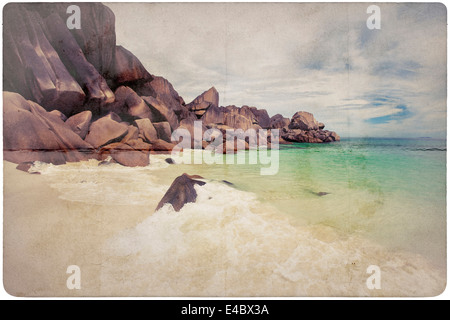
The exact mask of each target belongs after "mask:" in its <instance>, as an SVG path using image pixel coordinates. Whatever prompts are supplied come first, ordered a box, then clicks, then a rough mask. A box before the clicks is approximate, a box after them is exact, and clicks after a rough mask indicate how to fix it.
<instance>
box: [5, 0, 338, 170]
mask: <svg viewBox="0 0 450 320" xmlns="http://www.w3.org/2000/svg"><path fill="white" fill-rule="evenodd" d="M68 5H69V4H67V3H51V4H50V3H49V4H32V3H30V4H18V3H11V4H8V5H6V6H5V7H4V54H3V59H4V60H3V62H4V74H3V76H4V78H3V79H4V80H3V81H4V82H3V89H4V92H3V148H4V150H3V155H4V160H7V161H11V162H14V163H17V164H20V166H19V169H22V170H24V168H25V169H26V168H28V167H29V165H30V163H32V162H34V161H42V162H47V163H52V164H56V165H58V164H64V163H66V162H73V161H81V160H87V159H97V160H99V161H103V160H105V159H112V160H111V161H113V162H117V163H119V164H121V165H124V166H131V167H133V166H146V165H148V164H149V161H150V160H149V158H150V157H149V155H150V153H151V152H170V151H171V150H172V149H173V148H174V146H175V144H174V143H173V142H172V141H171V134H172V132H173V131H174V130H176V129H177V128H184V129H187V130H188V131H189V132H191V133H192V134H193V131H194V122H195V121H199V120H201V121H202V130H203V132H204V131H205V130H207V129H210V128H216V129H218V130H220V131H222V133H225V132H226V130H227V129H242V130H244V131H246V130H248V129H255V130H258V129H266V130H267V131H268V138H267V140H268V142H269V147H270V137H271V130H273V129H279V130H280V143H293V142H307V143H322V142H333V141H339V139H340V138H339V136H338V135H337V134H336V133H335V132H332V131H328V130H324V127H325V125H324V124H323V123H320V122H317V120H316V119H315V118H314V116H313V115H312V114H311V113H308V112H305V111H299V112H297V113H295V114H294V115H293V117H292V118H291V119H289V118H285V117H283V116H282V115H280V114H276V115H274V116H272V117H270V116H269V114H268V113H267V111H266V110H265V109H258V108H256V107H249V106H241V107H237V106H234V105H230V106H225V107H224V106H220V104H219V92H217V90H216V89H215V88H214V87H212V88H210V89H208V90H206V91H205V92H203V93H202V94H200V95H199V96H198V97H197V98H195V99H194V100H193V101H192V102H190V103H185V101H184V99H183V98H182V97H181V96H180V95H179V94H178V92H177V91H176V90H175V89H174V87H173V86H172V84H171V83H170V82H169V81H168V80H167V79H164V78H163V77H160V76H156V75H153V74H151V73H150V72H148V71H147V70H146V69H145V68H144V66H143V65H142V63H141V62H140V61H139V59H138V58H137V57H136V56H134V55H133V53H131V52H130V51H128V50H127V49H125V48H123V47H122V46H118V45H116V33H115V17H114V14H113V12H112V11H111V10H110V9H109V8H108V7H107V6H105V5H103V4H100V3H78V4H77V5H78V6H79V7H80V9H81V25H82V28H81V29H71V30H70V29H68V27H67V26H66V19H67V17H68V15H67V13H66V9H67V6H68ZM223 139H224V140H223V143H222V144H221V145H220V146H219V147H217V148H216V152H226V151H228V149H229V147H228V146H226V145H225V135H224V137H223ZM207 145H208V143H206V142H203V143H202V147H203V148H206V147H207ZM245 147H246V148H248V143H245ZM232 149H235V148H232Z"/></svg>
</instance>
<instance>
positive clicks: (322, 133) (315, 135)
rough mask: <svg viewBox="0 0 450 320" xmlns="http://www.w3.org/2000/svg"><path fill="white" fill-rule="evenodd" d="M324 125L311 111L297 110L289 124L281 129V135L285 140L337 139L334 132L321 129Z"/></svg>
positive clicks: (318, 141) (316, 140)
mask: <svg viewBox="0 0 450 320" xmlns="http://www.w3.org/2000/svg"><path fill="white" fill-rule="evenodd" d="M324 127H325V125H324V124H323V123H320V122H318V121H317V120H316V119H315V118H314V116H313V115H312V113H309V112H306V111H299V112H296V113H295V114H294V116H293V117H292V119H291V121H290V123H289V125H288V126H287V127H286V126H285V127H283V128H282V129H281V133H280V135H281V137H282V138H283V139H284V140H286V141H292V142H308V143H322V142H334V141H339V140H340V139H341V138H340V137H339V135H338V134H336V132H333V131H328V130H323V128H324Z"/></svg>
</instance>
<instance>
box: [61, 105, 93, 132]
mask: <svg viewBox="0 0 450 320" xmlns="http://www.w3.org/2000/svg"><path fill="white" fill-rule="evenodd" d="M91 120H92V112H91V111H89V110H87V111H83V112H80V113H77V114H75V115H73V116H71V117H70V118H69V119H67V120H66V124H67V125H68V126H69V127H70V129H72V131H73V132H75V133H76V134H77V135H79V136H80V138H81V139H84V138H86V135H87V133H88V131H89V125H90V124H91Z"/></svg>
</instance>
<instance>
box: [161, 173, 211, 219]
mask: <svg viewBox="0 0 450 320" xmlns="http://www.w3.org/2000/svg"><path fill="white" fill-rule="evenodd" d="M194 178H196V179H202V177H200V176H190V175H188V174H187V173H183V174H182V175H181V176H179V177H177V178H176V179H175V180H174V181H173V182H172V184H171V185H170V187H169V190H167V192H166V194H165V195H164V197H163V198H162V199H161V201H160V202H159V204H158V206H157V207H156V210H155V211H158V210H159V209H161V208H162V207H163V206H164V205H165V204H166V203H170V204H171V205H172V207H173V209H174V210H175V211H177V212H178V211H180V210H181V208H182V207H183V206H184V205H185V204H186V203H189V202H195V200H196V199H197V192H196V191H195V188H194V186H195V185H196V184H198V185H200V186H203V185H205V184H206V182H203V181H199V180H195V179H194Z"/></svg>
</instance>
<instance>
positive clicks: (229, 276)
mask: <svg viewBox="0 0 450 320" xmlns="http://www.w3.org/2000/svg"><path fill="white" fill-rule="evenodd" d="M339 144H340V145H337V144H336V145H331V144H330V145H326V146H324V147H322V146H321V147H318V146H317V145H312V144H309V145H308V144H297V145H294V146H291V145H290V146H283V147H282V148H281V150H280V161H281V163H280V164H281V165H280V169H281V170H280V172H279V173H278V175H276V176H271V177H270V178H269V177H264V176H260V175H259V173H258V166H254V165H253V166H250V165H244V166H239V165H183V164H175V165H169V164H167V163H166V162H165V161H164V159H165V158H167V157H168V156H167V155H151V156H150V159H151V160H150V165H149V166H148V167H142V168H127V167H123V166H120V165H118V164H110V165H108V166H98V161H96V160H89V161H88V162H78V163H69V164H65V165H62V166H53V165H48V164H37V165H35V166H34V167H33V168H32V169H31V171H33V170H36V171H39V172H41V174H40V175H37V174H36V175H32V174H27V173H24V172H21V171H19V170H16V169H14V165H12V164H11V163H8V162H4V176H5V179H7V181H14V183H10V184H8V185H5V214H7V216H6V217H5V221H7V222H8V225H7V226H5V231H6V232H5V261H7V262H8V263H7V264H5V268H4V270H5V279H6V282H5V287H6V288H7V289H8V281H11V283H14V288H15V289H14V290H15V291H14V292H10V291H9V292H10V293H12V294H18V295H20V294H21V290H23V291H24V292H29V290H30V288H33V290H32V291H31V292H33V293H34V294H35V295H37V296H40V295H50V294H51V295H53V294H56V295H77V294H79V295H94V296H95V295H107V294H111V293H113V295H121V296H122V295H123V296H127V295H145V296H198V295H200V296H305V295H308V296H311V295H313V296H335V295H339V296H355V295H358V296H359V295H362V296H410V295H416V296H423V295H425V296H428V295H436V294H439V293H440V291H442V290H443V288H444V287H445V270H446V266H445V254H444V253H445V220H446V218H445V197H444V195H445V177H441V175H440V174H439V172H440V170H441V169H442V168H441V167H442V166H443V165H444V166H445V161H444V160H445V152H444V151H445V141H439V140H405V139H398V140H396V139H387V140H386V139H354V140H349V141H343V142H340V143H339ZM324 148H326V149H324ZM319 150H320V151H319ZM402 153H403V154H402ZM333 154H334V155H333ZM300 155H301V156H300ZM343 157H344V158H345V159H346V160H347V161H346V162H342V159H343ZM390 157H396V159H397V162H396V163H397V164H401V165H398V166H396V167H394V165H392V163H393V162H392V159H391V158H390ZM293 159H297V161H298V163H297V164H296V166H295V167H296V168H297V171H295V170H294V171H293V170H292V168H286V166H285V165H283V163H284V161H287V162H292V161H294V160H293ZM382 159H384V161H382ZM338 160H339V161H338ZM355 161H356V162H358V163H359V166H356V163H355ZM386 161H387V162H386ZM333 163H334V165H333ZM345 163H347V164H348V163H351V167H349V166H347V164H345ZM387 163H391V165H389V167H391V169H392V170H393V171H392V174H391V175H389V179H386V180H384V179H380V178H381V177H380V176H379V174H380V172H381V171H380V170H383V176H384V174H385V173H386V172H389V171H385V170H386V169H387V167H386V165H387ZM424 163H427V167H426V168H425V167H423V165H424ZM283 168H285V169H286V171H283ZM419 168H422V169H421V170H418V169H419ZM427 168H428V169H427ZM405 170H407V172H409V171H411V170H413V171H415V172H416V173H417V175H416V176H414V175H405V174H404V173H405V172H406V171H405ZM184 172H187V173H189V174H200V175H201V176H203V177H204V178H205V179H204V181H206V184H205V185H204V186H201V187H196V190H197V193H198V198H197V201H196V202H195V203H187V204H186V205H185V206H184V207H183V208H182V209H181V210H180V211H179V212H175V211H174V210H173V208H172V207H171V206H170V205H166V206H164V207H163V208H161V209H160V210H158V211H157V212H154V209H155V208H156V205H157V203H158V202H159V200H160V199H161V198H162V196H163V195H164V193H165V191H167V188H168V187H169V185H170V183H171V182H172V181H173V179H174V178H175V177H176V176H178V175H180V174H182V173H184ZM244 172H245V175H244V174H243V173H244ZM330 172H334V174H333V175H330ZM394 174H395V175H394ZM297 175H300V176H302V177H303V178H302V179H298V176H297ZM422 175H427V176H428V179H423V176H422ZM412 177H415V178H414V179H417V180H415V183H412V181H408V179H412ZM225 179H226V181H227V182H230V183H232V184H233V185H230V184H229V183H224V182H223V181H222V180H225ZM264 179H267V180H264ZM293 181H297V183H293ZM430 181H432V183H433V185H434V189H433V194H434V196H435V198H430V194H427V193H426V192H425V191H423V192H422V193H421V194H417V193H415V192H417V191H418V190H430V188H429V187H427V186H426V185H423V184H424V183H430ZM399 186H403V187H402V188H401V189H398V187H399ZM439 190H440V191H439ZM19 191H20V192H19ZM320 192H323V193H325V192H326V193H327V194H321V195H319V194H320ZM19 195H20V197H21V199H20V201H19V199H17V197H19ZM23 195H26V196H23ZM439 199H441V200H440V201H439ZM442 200H444V201H443V202H442ZM431 229H433V232H430V230H431ZM9 230H14V232H8V231H9ZM70 264H75V265H78V266H79V267H80V269H81V270H82V290H79V291H77V290H75V291H70V290H68V289H67V287H66V285H65V280H66V279H67V275H66V274H65V268H66V267H67V265H70ZM369 265H378V266H379V267H380V269H381V271H382V273H381V274H382V278H381V279H382V282H381V283H382V289H381V290H369V289H368V288H367V286H366V279H367V278H368V276H369V274H367V272H366V269H367V267H368V266H369ZM26 270H33V271H32V272H26ZM418 283H420V285H417V284H418ZM17 284H20V286H17ZM21 288H22V289H21ZM32 295H33V294H32Z"/></svg>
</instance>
